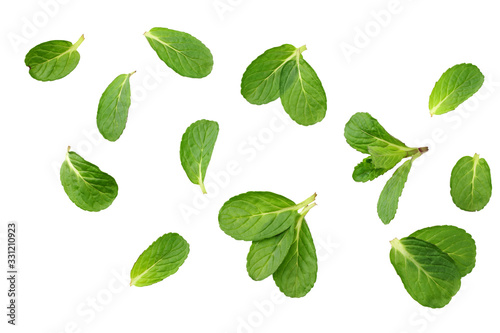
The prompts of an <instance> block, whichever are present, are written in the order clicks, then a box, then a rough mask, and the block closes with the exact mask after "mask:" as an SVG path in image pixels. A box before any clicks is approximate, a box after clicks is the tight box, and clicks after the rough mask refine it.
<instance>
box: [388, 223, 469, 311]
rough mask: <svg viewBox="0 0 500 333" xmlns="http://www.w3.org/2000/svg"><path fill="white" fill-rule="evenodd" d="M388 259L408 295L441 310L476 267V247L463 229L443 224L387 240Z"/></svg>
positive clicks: (424, 304) (425, 304) (422, 303)
mask: <svg viewBox="0 0 500 333" xmlns="http://www.w3.org/2000/svg"><path fill="white" fill-rule="evenodd" d="M389 256H390V260H391V263H392V265H393V266H394V269H395V270H396V272H397V274H398V275H399V277H400V278H401V281H402V282H403V285H404V287H405V289H406V290H407V291H408V293H409V294H410V296H411V297H412V298H413V299H414V300H416V301H417V302H418V303H420V304H421V305H423V306H427V307H431V308H442V307H444V306H445V305H446V304H448V303H449V302H450V300H451V298H452V297H453V296H455V294H456V293H457V292H458V290H459V289H460V283H461V278H462V277H464V276H466V275H467V274H469V273H470V272H471V271H472V269H473V268H474V266H475V264H476V244H475V242H474V239H472V237H471V235H469V234H468V233H467V232H465V231H464V230H463V229H460V228H457V227H454V226H449V225H444V226H434V227H429V228H425V229H421V230H418V231H416V232H414V233H412V234H411V235H410V236H408V237H405V238H402V239H397V238H395V239H394V240H392V241H391V251H390V255H389Z"/></svg>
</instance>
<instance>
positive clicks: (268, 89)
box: [241, 44, 298, 105]
mask: <svg viewBox="0 0 500 333" xmlns="http://www.w3.org/2000/svg"><path fill="white" fill-rule="evenodd" d="M297 50H298V49H297V48H296V47H295V46H293V45H290V44H284V45H281V46H278V47H273V48H271V49H269V50H267V51H266V52H264V53H263V54H261V55H260V56H258V57H257V58H256V59H255V60H254V61H252V63H251V64H250V65H249V66H248V67H247V69H246V71H245V73H244V74H243V77H242V79H241V95H243V97H245V99H246V100H247V101H248V102H250V103H252V104H258V105H261V104H267V103H269V102H272V101H274V100H276V99H277V98H278V97H279V95H280V77H281V69H282V68H283V65H285V63H287V62H288V61H289V60H291V59H292V58H293V57H294V56H295V54H296V52H297Z"/></svg>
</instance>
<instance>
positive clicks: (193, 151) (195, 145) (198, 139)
mask: <svg viewBox="0 0 500 333" xmlns="http://www.w3.org/2000/svg"><path fill="white" fill-rule="evenodd" d="M218 134H219V124H218V123H217V122H215V121H211V120H205V119H202V120H198V121H196V122H194V123H192V124H191V125H190V126H189V127H188V128H187V129H186V132H185V133H184V135H183V136H182V140H181V148H180V156H181V164H182V168H183V169H184V171H186V174H187V176H188V178H189V180H190V181H191V182H192V183H193V184H198V185H200V187H201V191H202V192H203V193H207V191H206V189H205V185H204V183H203V181H204V180H205V174H206V172H207V168H208V164H209V163H210V159H211V158H212V152H213V150H214V147H215V141H217V135H218Z"/></svg>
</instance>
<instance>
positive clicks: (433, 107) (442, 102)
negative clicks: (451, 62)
mask: <svg viewBox="0 0 500 333" xmlns="http://www.w3.org/2000/svg"><path fill="white" fill-rule="evenodd" d="M483 82H484V76H483V74H482V73H481V71H480V70H479V68H477V67H476V66H474V65H473V64H460V65H455V66H453V67H451V68H450V69H448V70H447V71H446V72H444V74H443V75H442V76H441V78H440V79H439V80H438V81H437V82H436V85H435V86H434V89H432V93H431V96H430V98H429V110H430V112H431V116H432V115H435V114H436V115H439V114H443V113H446V112H449V111H453V110H455V109H456V108H457V107H458V106H459V105H460V104H462V103H463V102H465V101H466V100H467V99H469V97H471V96H472V95H474V94H475V93H476V92H477V91H478V90H479V88H481V86H482V85H483Z"/></svg>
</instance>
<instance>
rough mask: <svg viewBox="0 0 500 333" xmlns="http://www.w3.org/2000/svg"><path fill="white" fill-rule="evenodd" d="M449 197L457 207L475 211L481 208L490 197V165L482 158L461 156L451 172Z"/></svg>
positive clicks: (476, 155)
mask: <svg viewBox="0 0 500 333" xmlns="http://www.w3.org/2000/svg"><path fill="white" fill-rule="evenodd" d="M450 187H451V197H452V199H453V202H454V203H455V205H457V207H458V208H460V209H462V210H465V211H468V212H475V211H478V210H481V209H483V208H484V207H485V206H486V205H487V204H488V202H489V201H490V198H491V192H492V185H491V173H490V167H489V166H488V163H487V162H486V160H485V159H484V158H479V155H478V154H475V155H474V157H470V156H464V157H462V158H461V159H460V160H459V161H458V162H457V164H456V165H455V167H454V168H453V170H452V172H451V179H450Z"/></svg>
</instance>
